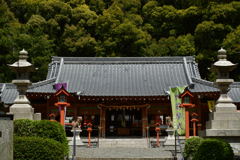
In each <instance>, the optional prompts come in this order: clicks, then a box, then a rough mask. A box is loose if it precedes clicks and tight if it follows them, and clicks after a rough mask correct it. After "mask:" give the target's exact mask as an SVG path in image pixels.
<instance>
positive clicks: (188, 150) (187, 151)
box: [184, 137, 203, 159]
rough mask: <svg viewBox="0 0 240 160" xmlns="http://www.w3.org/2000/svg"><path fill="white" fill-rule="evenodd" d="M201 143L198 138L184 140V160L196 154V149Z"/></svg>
mask: <svg viewBox="0 0 240 160" xmlns="http://www.w3.org/2000/svg"><path fill="white" fill-rule="evenodd" d="M202 141H203V139H202V138H200V137H191V138H189V139H187V140H186V142H185V147H184V159H191V158H193V157H194V155H195V154H196V153H197V152H198V148H199V146H200V144H201V142H202Z"/></svg>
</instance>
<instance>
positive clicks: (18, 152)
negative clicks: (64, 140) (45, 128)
mask: <svg viewBox="0 0 240 160" xmlns="http://www.w3.org/2000/svg"><path fill="white" fill-rule="evenodd" d="M63 159H64V147H63V144H61V143H59V142H57V141H55V140H52V139H48V138H41V137H18V136H15V137H14V160H63Z"/></svg>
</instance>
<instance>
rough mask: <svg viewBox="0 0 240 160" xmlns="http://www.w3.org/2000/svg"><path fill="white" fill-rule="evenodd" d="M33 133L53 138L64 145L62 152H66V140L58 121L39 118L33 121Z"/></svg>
mask: <svg viewBox="0 0 240 160" xmlns="http://www.w3.org/2000/svg"><path fill="white" fill-rule="evenodd" d="M33 123H34V128H33V135H34V136H38V137H43V138H50V139H54V140H56V141H58V142H60V143H62V144H63V145H64V148H65V150H64V153H65V154H67V153H68V142H67V138H66V133H65V131H64V129H63V126H62V125H61V124H60V123H58V122H53V121H48V120H41V121H34V122H33Z"/></svg>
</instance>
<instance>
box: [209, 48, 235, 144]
mask: <svg viewBox="0 0 240 160" xmlns="http://www.w3.org/2000/svg"><path fill="white" fill-rule="evenodd" d="M235 67H236V64H233V63H232V62H230V61H228V60H227V55H226V50H224V49H222V48H221V49H220V50H219V51H218V61H217V62H215V63H214V64H213V66H212V68H213V69H214V70H215V71H216V72H217V79H216V82H215V84H216V85H217V87H218V89H219V90H220V97H219V99H218V100H217V103H216V106H215V112H211V113H210V115H209V121H208V122H207V123H206V131H205V136H207V137H221V138H224V139H225V140H228V141H230V140H231V139H232V138H233V137H234V139H235V140H236V143H238V144H239V146H240V138H236V137H239V135H240V125H239V119H240V113H239V112H237V107H236V105H235V104H233V101H232V99H231V98H230V97H229V96H228V95H227V93H228V91H229V90H230V88H229V86H230V84H231V83H233V82H234V80H233V79H230V78H229V72H230V71H232V70H233V69H234V68H235Z"/></svg>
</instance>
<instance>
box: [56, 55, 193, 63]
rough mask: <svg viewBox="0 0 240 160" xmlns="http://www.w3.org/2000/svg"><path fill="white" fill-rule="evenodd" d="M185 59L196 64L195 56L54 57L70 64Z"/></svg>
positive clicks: (176, 60)
mask: <svg viewBox="0 0 240 160" xmlns="http://www.w3.org/2000/svg"><path fill="white" fill-rule="evenodd" d="M183 57H185V58H186V60H187V61H188V62H189V61H190V62H195V58H194V57H193V56H176V57H57V56H54V57H52V60H53V61H55V62H56V61H61V59H64V63H69V62H75V63H77V62H81V63H82V62H85V63H87V62H88V63H90V62H91V63H93V62H94V63H101V62H104V63H107V62H108V63H109V62H110V63H147V62H148V63H153V62H154V63H155V62H182V61H183Z"/></svg>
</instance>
